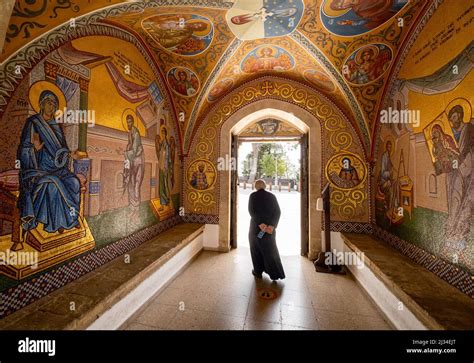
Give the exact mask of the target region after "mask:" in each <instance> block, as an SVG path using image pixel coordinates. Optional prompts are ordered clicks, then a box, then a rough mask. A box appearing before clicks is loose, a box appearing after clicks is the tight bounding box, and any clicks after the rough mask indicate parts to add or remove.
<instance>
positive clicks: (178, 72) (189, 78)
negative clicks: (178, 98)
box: [172, 67, 191, 81]
mask: <svg viewBox="0 0 474 363" xmlns="http://www.w3.org/2000/svg"><path fill="white" fill-rule="evenodd" d="M181 72H184V74H185V75H186V81H189V80H191V75H190V74H189V72H188V71H187V69H186V68H182V67H176V68H175V69H174V70H173V71H172V73H173V77H174V78H175V79H176V80H178V81H179V74H180V73H181Z"/></svg>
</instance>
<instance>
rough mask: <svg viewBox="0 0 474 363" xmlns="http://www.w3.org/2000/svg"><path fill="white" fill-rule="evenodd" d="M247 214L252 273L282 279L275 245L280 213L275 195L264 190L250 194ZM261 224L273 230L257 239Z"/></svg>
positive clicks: (283, 275) (282, 274)
mask: <svg viewBox="0 0 474 363" xmlns="http://www.w3.org/2000/svg"><path fill="white" fill-rule="evenodd" d="M249 213H250V216H251V217H252V218H251V220H250V229H249V242H250V254H251V256H252V263H253V269H254V272H255V273H256V274H258V275H261V274H262V272H266V273H267V274H268V275H270V278H271V279H272V280H278V279H284V278H285V272H284V271H283V266H282V264H281V260H280V254H279V253H278V248H277V245H276V227H277V225H278V221H279V220H280V214H281V212H280V206H279V205H278V201H277V199H276V197H275V195H274V194H272V193H270V192H267V191H266V190H264V189H259V190H257V191H256V192H253V193H252V194H250V198H249ZM262 223H265V224H266V225H267V226H273V227H275V229H274V230H273V233H272V234H268V233H265V235H264V236H263V238H262V239H259V238H258V237H257V235H258V233H259V232H260V227H259V225H260V224H262Z"/></svg>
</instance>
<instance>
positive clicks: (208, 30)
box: [186, 18, 212, 37]
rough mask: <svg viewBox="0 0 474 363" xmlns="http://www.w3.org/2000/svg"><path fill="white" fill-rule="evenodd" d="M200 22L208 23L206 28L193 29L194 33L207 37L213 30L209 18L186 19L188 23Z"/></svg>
mask: <svg viewBox="0 0 474 363" xmlns="http://www.w3.org/2000/svg"><path fill="white" fill-rule="evenodd" d="M198 22H203V23H206V28H205V29H204V30H193V34H194V35H195V36H197V37H205V36H206V35H208V34H209V33H210V32H211V30H212V27H211V23H210V21H209V19H206V18H197V19H190V20H188V21H186V23H188V24H192V23H198Z"/></svg>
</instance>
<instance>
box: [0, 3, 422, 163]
mask: <svg viewBox="0 0 474 363" xmlns="http://www.w3.org/2000/svg"><path fill="white" fill-rule="evenodd" d="M30 3H31V2H30V1H26V0H23V1H17V2H16V4H15V7H14V11H13V14H12V17H11V19H10V23H9V26H8V30H7V37H6V42H5V45H4V49H3V51H2V54H1V58H0V61H1V62H5V61H6V60H8V59H9V58H10V57H14V56H15V55H18V53H21V51H22V49H24V47H25V45H26V44H27V43H29V42H30V41H33V40H35V39H40V38H41V37H44V36H46V34H47V33H48V32H49V31H54V29H55V28H57V27H59V26H60V25H61V24H65V23H67V22H71V19H74V20H76V19H77V26H79V27H80V26H85V27H87V26H89V27H91V26H93V25H97V24H100V25H101V26H108V27H113V28H115V29H121V30H123V31H126V32H128V33H130V34H131V35H133V36H134V37H137V38H138V40H139V42H140V43H141V44H143V45H144V46H145V48H146V49H147V52H148V53H149V54H150V55H151V60H152V62H153V63H154V65H155V66H157V68H158V69H159V77H161V82H160V84H161V85H162V86H163V87H167V89H166V90H162V91H163V94H165V98H167V99H168V102H169V106H170V107H171V108H172V110H173V111H174V112H173V115H174V117H175V118H176V120H175V121H176V123H177V124H178V125H179V130H180V133H181V135H180V136H181V140H182V150H183V153H184V154H187V153H188V152H189V147H190V145H191V140H192V135H193V132H195V130H196V129H197V127H198V126H199V124H200V122H201V120H202V118H203V117H204V116H205V115H206V114H207V113H208V111H209V110H210V109H211V108H212V107H214V105H216V104H218V103H219V100H220V99H221V98H222V97H223V96H224V95H226V94H229V93H230V92H232V91H233V90H235V89H237V88H239V87H240V86H242V85H243V84H244V83H246V82H249V81H251V80H253V79H255V78H258V77H261V76H263V75H266V76H268V75H270V76H273V77H277V78H280V79H283V80H284V79H291V80H292V81H297V82H299V83H301V84H302V85H304V86H306V87H309V88H311V89H313V90H316V91H318V92H320V93H321V94H323V95H324V96H326V97H327V98H328V99H329V100H330V101H331V102H332V103H333V104H334V105H335V106H337V107H338V108H340V109H341V111H342V112H343V113H344V114H345V115H346V117H347V119H348V120H349V121H350V122H351V123H352V124H353V125H354V127H355V129H356V132H357V133H358V134H359V136H360V139H361V140H362V142H363V143H364V147H365V149H366V150H367V151H369V154H370V150H371V145H372V139H373V137H374V135H375V131H376V130H375V125H376V122H375V121H376V115H377V114H378V109H379V107H380V103H381V99H382V98H383V95H384V94H385V92H386V89H385V86H386V84H387V83H388V79H389V77H390V74H391V70H392V69H393V68H394V64H395V63H396V61H397V54H398V51H399V49H400V47H401V45H402V44H403V42H404V41H405V39H406V38H407V34H408V33H409V31H410V29H413V28H414V25H415V24H416V22H417V19H419V18H420V16H421V14H422V13H423V12H424V11H425V10H426V9H427V7H428V6H429V5H430V3H431V1H430V0H426V1H414V0H412V1H409V0H285V1H283V0H234V1H212V0H195V1H193V0H185V1H177V0H174V1H173V0H169V1H127V2H123V1H120V0H98V1H88V0H83V1H81V0H76V1H72V0H71V1H48V0H42V1H36V2H34V3H33V4H30ZM84 19H86V21H82V22H81V20H84ZM166 95H167V96H166Z"/></svg>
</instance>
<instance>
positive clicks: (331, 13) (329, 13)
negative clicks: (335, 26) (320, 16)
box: [321, 0, 351, 18]
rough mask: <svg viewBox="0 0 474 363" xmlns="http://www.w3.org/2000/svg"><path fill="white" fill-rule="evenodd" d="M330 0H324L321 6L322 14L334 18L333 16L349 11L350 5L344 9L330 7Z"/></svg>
mask: <svg viewBox="0 0 474 363" xmlns="http://www.w3.org/2000/svg"><path fill="white" fill-rule="evenodd" d="M332 1H333V0H324V4H323V6H322V7H321V8H322V11H323V13H324V15H327V16H330V17H333V18H334V17H338V16H341V15H344V14H345V13H347V12H349V11H351V8H350V7H349V8H347V9H344V10H333V9H331V6H330V5H331V2H332Z"/></svg>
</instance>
